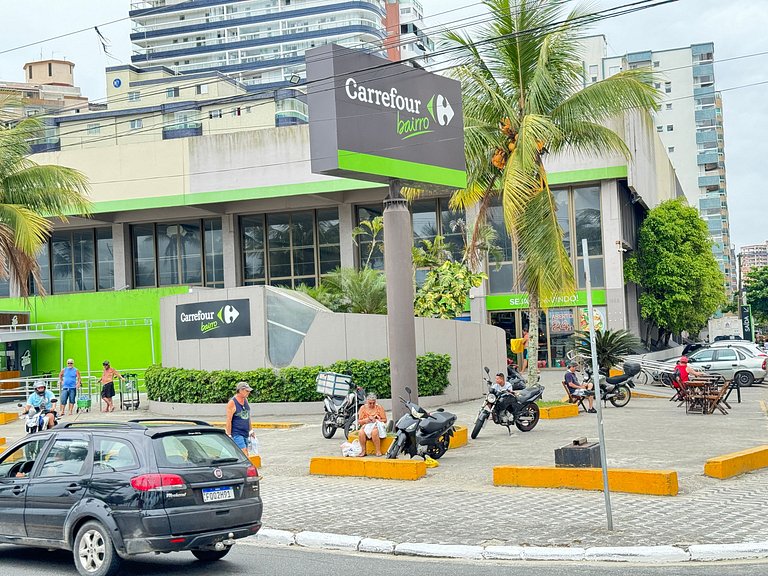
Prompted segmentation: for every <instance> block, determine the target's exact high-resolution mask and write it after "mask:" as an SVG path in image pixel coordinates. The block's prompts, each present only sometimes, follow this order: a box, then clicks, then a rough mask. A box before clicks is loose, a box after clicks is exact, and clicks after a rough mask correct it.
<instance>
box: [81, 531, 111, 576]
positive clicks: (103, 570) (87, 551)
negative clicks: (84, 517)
mask: <svg viewBox="0 0 768 576" xmlns="http://www.w3.org/2000/svg"><path fill="white" fill-rule="evenodd" d="M73 554H74V557H75V567H76V568H77V571H78V572H79V573H80V574H81V575H82V576H112V575H113V574H116V573H117V571H118V569H119V568H120V562H121V560H120V556H118V555H117V552H115V546H114V544H112V538H110V537H109V532H108V531H107V529H106V528H104V526H103V525H102V524H101V523H100V522H96V521H91V522H86V523H85V524H83V525H82V526H81V527H80V529H79V530H78V531H77V536H75V546H74V549H73Z"/></svg>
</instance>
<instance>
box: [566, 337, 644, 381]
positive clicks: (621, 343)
mask: <svg viewBox="0 0 768 576" xmlns="http://www.w3.org/2000/svg"><path fill="white" fill-rule="evenodd" d="M573 339H574V341H575V344H576V351H577V352H578V353H579V354H581V355H582V356H584V357H585V358H587V359H588V361H589V362H591V361H592V348H591V346H590V343H589V332H588V331H587V332H576V333H575V334H574V335H573ZM640 346H642V343H641V342H640V339H639V338H638V337H637V336H635V335H634V334H632V333H631V332H629V331H628V330H614V331H611V330H606V331H605V332H603V331H602V330H596V331H595V350H596V352H597V365H598V366H599V367H600V370H602V371H604V372H606V373H608V371H609V370H610V369H611V368H612V367H613V366H617V365H618V364H620V363H621V362H623V361H624V357H625V356H626V355H627V354H634V353H635V351H636V350H637V349H638V348H640Z"/></svg>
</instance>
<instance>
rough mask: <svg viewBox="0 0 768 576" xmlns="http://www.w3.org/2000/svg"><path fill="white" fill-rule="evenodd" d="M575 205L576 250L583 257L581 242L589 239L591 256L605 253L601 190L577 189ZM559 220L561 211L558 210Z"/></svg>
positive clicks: (595, 188)
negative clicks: (583, 239)
mask: <svg viewBox="0 0 768 576" xmlns="http://www.w3.org/2000/svg"><path fill="white" fill-rule="evenodd" d="M573 204H574V210H575V214H576V220H575V224H576V242H577V245H576V250H577V255H578V256H582V253H581V240H582V238H586V239H587V247H588V249H589V255H590V256H597V255H600V254H602V253H603V237H602V232H601V230H600V188H599V187H598V186H591V187H589V188H576V189H574V191H573ZM558 218H559V210H558Z"/></svg>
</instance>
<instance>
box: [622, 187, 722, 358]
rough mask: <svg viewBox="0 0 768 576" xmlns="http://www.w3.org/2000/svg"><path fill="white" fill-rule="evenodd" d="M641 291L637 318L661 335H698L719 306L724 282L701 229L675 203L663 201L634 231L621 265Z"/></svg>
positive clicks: (694, 216)
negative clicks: (634, 247)
mask: <svg viewBox="0 0 768 576" xmlns="http://www.w3.org/2000/svg"><path fill="white" fill-rule="evenodd" d="M624 274H625V276H626V278H627V280H629V281H631V282H634V283H635V284H637V285H639V286H640V287H642V289H643V291H642V294H641V295H640V298H639V304H640V314H641V315H642V317H643V318H645V319H646V320H648V321H649V325H648V331H647V333H646V342H648V343H649V344H650V331H651V328H652V327H653V326H654V325H655V326H658V327H659V328H661V329H663V330H664V331H665V332H666V334H667V340H668V338H669V335H670V334H672V333H677V332H681V331H683V330H686V331H688V332H691V333H698V331H699V330H701V328H702V327H703V326H704V325H705V324H706V322H707V320H708V318H709V317H710V316H711V315H712V314H713V313H714V312H715V311H716V310H717V309H718V307H720V306H721V305H723V304H725V284H724V282H725V279H724V277H723V273H722V272H721V271H720V268H719V266H718V264H717V260H715V257H714V255H713V254H712V243H711V241H710V240H709V234H708V231H707V225H706V224H705V223H704V220H702V219H701V218H700V217H699V213H698V211H697V210H696V209H695V208H692V207H691V206H688V205H686V204H685V203H684V201H683V200H681V199H675V200H668V201H666V202H663V203H662V204H660V205H659V206H657V207H656V208H654V209H653V210H651V211H650V212H649V213H648V216H647V218H646V219H645V221H644V222H643V224H642V226H640V230H639V234H638V247H637V251H636V252H635V253H634V254H632V255H631V256H630V257H629V259H628V260H627V262H626V264H625V266H624Z"/></svg>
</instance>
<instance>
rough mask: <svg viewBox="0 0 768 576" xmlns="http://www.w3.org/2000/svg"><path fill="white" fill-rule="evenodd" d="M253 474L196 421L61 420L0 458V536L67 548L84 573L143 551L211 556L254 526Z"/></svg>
mask: <svg viewBox="0 0 768 576" xmlns="http://www.w3.org/2000/svg"><path fill="white" fill-rule="evenodd" d="M259 480H260V478H259V475H258V471H257V470H256V468H255V467H254V466H253V465H252V464H251V462H250V461H249V460H248V458H246V456H245V455H244V454H243V452H242V451H241V450H240V449H239V448H238V447H237V446H236V445H235V443H234V442H233V441H232V439H231V438H230V437H229V436H227V435H226V434H225V433H224V431H223V430H220V429H217V428H213V427H211V426H209V425H208V424H207V423H205V422H200V421H173V420H163V421H152V420H133V421H131V422H125V423H106V422H104V423H101V422H91V423H77V422H74V423H67V424H63V425H59V426H56V427H55V428H53V429H51V430H46V431H43V432H37V433H34V434H30V435H28V436H26V437H25V438H23V439H22V440H19V441H18V442H16V443H15V444H14V445H12V446H11V447H10V448H9V449H8V450H7V451H6V452H5V453H4V454H3V455H2V457H0V542H2V543H5V544H20V545H23V546H38V547H41V548H61V549H65V550H71V551H72V552H73V555H74V561H75V566H76V567H77V570H78V572H79V573H80V574H82V575H83V576H110V575H112V574H115V573H116V572H117V570H118V568H119V565H120V563H121V560H122V559H125V558H130V557H132V556H134V555H137V554H144V553H149V552H162V553H165V552H177V551H183V550H188V551H190V552H192V554H193V555H194V556H195V557H196V558H198V559H199V560H202V561H213V560H218V559H220V558H223V557H224V556H225V555H226V554H227V552H229V550H230V549H231V547H232V545H233V544H234V543H235V541H236V540H237V539H238V538H244V537H246V536H250V535H252V534H255V533H256V532H257V531H258V530H259V529H260V528H261V513H262V502H261V494H260V491H259Z"/></svg>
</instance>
